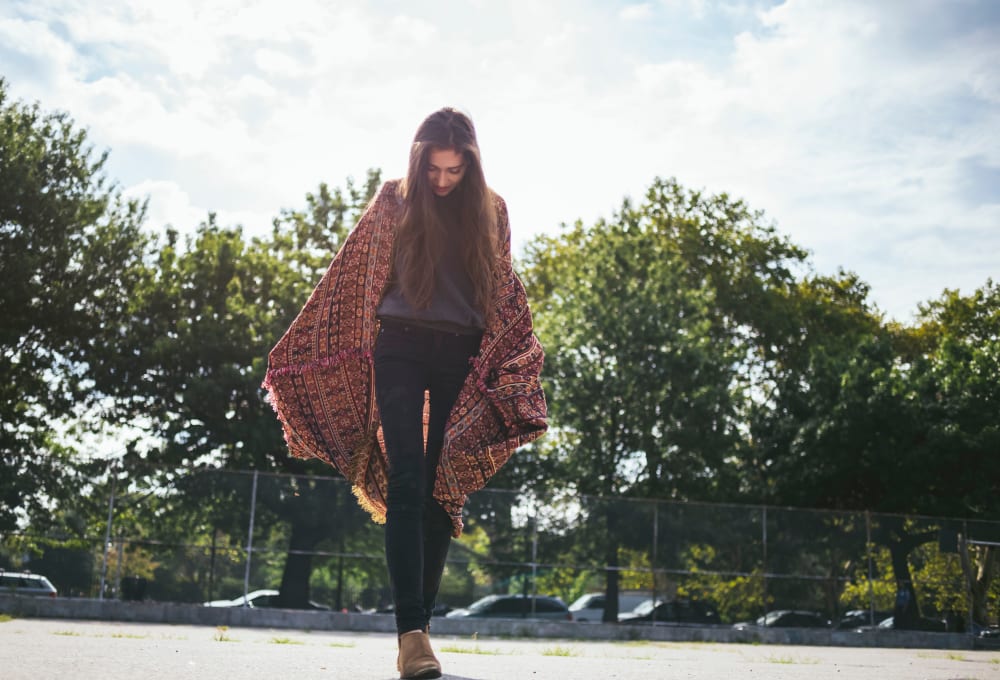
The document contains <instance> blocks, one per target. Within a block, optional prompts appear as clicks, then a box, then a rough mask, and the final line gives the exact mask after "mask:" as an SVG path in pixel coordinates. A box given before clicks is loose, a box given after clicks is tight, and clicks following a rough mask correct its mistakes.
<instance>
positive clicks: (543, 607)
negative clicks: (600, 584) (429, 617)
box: [445, 595, 573, 621]
mask: <svg viewBox="0 0 1000 680" xmlns="http://www.w3.org/2000/svg"><path fill="white" fill-rule="evenodd" d="M445 617H446V618H449V619H458V618H480V619H483V618H488V619H549V620H553V619H554V620H557V621H572V620H573V614H572V613H571V612H570V611H569V607H567V606H566V603H565V602H563V601H562V600H560V599H559V598H558V597H549V596H545V595H537V596H535V597H532V596H530V595H487V596H486V597H484V598H482V599H480V600H476V601H475V602H473V603H472V604H470V605H469V606H468V607H465V608H462V609H453V610H452V611H450V612H448V613H447V614H445Z"/></svg>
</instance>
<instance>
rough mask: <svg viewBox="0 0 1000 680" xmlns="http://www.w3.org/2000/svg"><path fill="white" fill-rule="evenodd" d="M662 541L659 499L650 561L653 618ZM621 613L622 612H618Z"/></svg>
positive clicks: (655, 505)
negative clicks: (657, 568)
mask: <svg viewBox="0 0 1000 680" xmlns="http://www.w3.org/2000/svg"><path fill="white" fill-rule="evenodd" d="M659 542H660V503H659V502H658V501H653V550H652V551H651V554H652V558H651V562H650V565H649V566H650V572H651V573H652V577H653V584H652V590H651V591H650V595H651V597H652V600H653V619H654V621H655V619H656V561H657V551H656V545H657V543H659ZM618 613H619V614H621V612H618Z"/></svg>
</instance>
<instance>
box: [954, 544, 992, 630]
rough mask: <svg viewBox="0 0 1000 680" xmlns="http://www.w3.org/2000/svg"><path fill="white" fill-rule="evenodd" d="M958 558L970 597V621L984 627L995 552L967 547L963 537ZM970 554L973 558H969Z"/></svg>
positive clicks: (977, 547)
mask: <svg viewBox="0 0 1000 680" xmlns="http://www.w3.org/2000/svg"><path fill="white" fill-rule="evenodd" d="M958 552H959V556H960V558H961V561H962V571H963V572H964V573H965V583H966V587H967V588H968V589H969V594H970V595H971V596H972V621H973V623H976V624H979V625H986V623H987V619H988V616H989V611H988V610H987V607H986V596H987V594H988V593H989V591H990V584H991V582H992V581H993V571H994V569H993V566H994V564H995V563H996V554H997V551H996V550H994V549H993V548H992V546H988V545H985V546H969V545H967V544H966V542H965V537H964V536H963V537H962V540H961V541H960V542H959V551H958ZM970 553H972V555H974V556H975V558H974V559H972V558H970Z"/></svg>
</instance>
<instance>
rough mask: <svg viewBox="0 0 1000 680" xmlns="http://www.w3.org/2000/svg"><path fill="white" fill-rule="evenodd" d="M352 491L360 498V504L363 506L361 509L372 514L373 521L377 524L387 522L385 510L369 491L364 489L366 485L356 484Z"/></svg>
mask: <svg viewBox="0 0 1000 680" xmlns="http://www.w3.org/2000/svg"><path fill="white" fill-rule="evenodd" d="M351 493H353V494H354V497H355V498H356V499H357V500H358V505H360V506H361V509H362V510H364V511H365V512H367V513H368V514H369V515H371V518H372V521H373V522H375V524H385V510H383V509H382V508H380V507H379V506H378V505H376V504H375V503H374V502H373V501H372V499H371V497H370V496H369V495H368V492H367V491H365V490H364V487H361V486H358V485H357V484H355V485H354V486H352V487H351Z"/></svg>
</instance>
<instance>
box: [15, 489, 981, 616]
mask: <svg viewBox="0 0 1000 680" xmlns="http://www.w3.org/2000/svg"><path fill="white" fill-rule="evenodd" d="M59 513H60V514H61V515H62V516H63V517H65V521H64V524H65V525H66V526H67V527H75V530H74V531H72V532H71V531H70V530H69V529H65V530H62V531H61V532H60V533H56V532H45V533H36V532H34V531H32V529H31V528H30V527H28V528H27V529H25V530H24V531H21V532H16V533H10V534H7V535H4V536H2V537H0V550H2V552H0V560H2V562H0V564H3V563H6V566H7V567H8V568H11V569H30V570H31V571H34V572H36V573H42V574H45V575H46V576H48V577H49V579H50V580H52V581H53V582H54V583H55V584H56V586H57V587H58V588H59V591H60V596H70V597H74V596H76V597H92V598H122V599H150V600H161V601H171V602H191V603H200V602H207V601H213V600H220V599H232V598H238V597H241V596H244V595H246V594H248V593H251V592H253V591H256V590H260V589H275V590H278V589H280V587H281V584H282V579H283V578H286V579H290V580H289V581H288V582H292V581H293V580H294V579H296V578H298V579H306V578H308V581H309V599H310V601H311V602H312V604H311V606H316V607H323V608H326V607H329V608H332V609H336V610H345V611H385V610H386V609H387V608H388V607H389V605H390V603H391V598H390V591H389V584H388V577H387V573H386V569H385V560H384V556H383V530H382V527H380V526H379V525H376V524H374V523H373V522H372V521H371V520H370V518H369V516H368V515H367V513H365V512H364V511H362V510H361V509H360V508H359V507H358V505H357V503H356V501H355V498H354V496H353V494H352V492H351V488H350V485H349V484H347V483H346V481H345V480H343V479H341V478H339V477H321V476H314V475H301V476H296V475H282V474H271V473H262V472H233V471H220V470H200V471H192V472H187V473H183V474H177V473H164V472H162V471H160V472H158V473H155V474H153V473H150V474H147V475H143V476H128V475H126V474H124V473H120V472H115V473H114V474H110V475H109V477H108V480H107V481H106V482H104V483H98V484H95V485H94V486H92V487H90V488H88V489H82V490H81V493H80V495H79V497H78V500H77V502H76V504H75V507H61V508H59ZM95 518H100V519H95ZM465 523H466V529H465V532H464V534H463V536H462V538H461V539H459V540H456V541H453V543H452V548H451V552H450V555H449V560H448V563H447V567H446V571H445V575H444V579H443V581H442V586H441V592H440V595H439V602H440V603H441V605H442V606H443V607H461V606H466V605H468V604H469V603H471V602H473V601H474V600H476V599H477V598H479V597H482V596H484V595H486V594H491V593H526V594H538V595H542V594H544V595H555V596H558V597H560V598H562V599H563V600H564V601H566V602H572V601H573V600H575V599H576V598H577V597H579V596H582V595H584V594H586V593H592V592H599V591H604V590H605V588H606V586H607V584H608V581H609V580H612V581H613V582H614V583H615V584H616V587H617V589H618V590H619V592H627V593H630V594H633V595H635V594H641V595H644V596H648V597H649V598H652V599H658V600H664V601H668V602H678V603H690V602H698V603H706V604H708V605H709V606H710V607H711V609H712V610H713V611H715V612H717V615H718V622H721V623H736V622H740V621H747V620H753V619H756V618H757V617H759V616H761V615H763V614H765V613H766V612H770V611H776V610H803V611H807V612H812V613H816V614H818V615H819V616H820V617H822V618H824V619H827V620H829V621H830V622H831V625H837V624H838V622H841V621H844V622H845V623H844V625H852V626H863V625H871V624H873V623H875V622H878V621H879V620H881V619H884V618H885V617H887V616H891V615H892V614H893V613H895V614H896V615H897V616H899V615H900V614H901V613H905V615H906V616H908V617H910V619H909V625H910V626H915V627H925V628H927V629H932V630H933V629H940V630H952V631H965V630H969V627H970V626H973V620H975V626H980V625H989V624H993V625H996V623H997V618H998V614H1000V611H998V610H1000V573H998V571H1000V560H997V559H996V552H997V551H998V550H1000V522H985V521H966V520H953V519H944V518H932V517H918V516H898V515H882V514H874V513H867V512H856V513H852V512H829V511H818V510H803V509H791V508H777V507H765V506H750V505H726V504H708V503H693V502H672V501H663V500H636V499H624V498H616V499H610V498H594V497H587V496H581V495H576V494H570V493H564V494H560V495H556V496H552V497H537V496H534V495H531V494H527V493H519V492H514V491H504V490H490V489H487V490H483V491H480V492H479V493H476V494H474V495H473V496H472V497H471V498H470V499H469V502H468V504H467V505H466V517H465ZM991 553H992V555H991ZM977 588H978V589H979V590H978V591H977ZM977 592H978V595H974V594H975V593H977Z"/></svg>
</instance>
